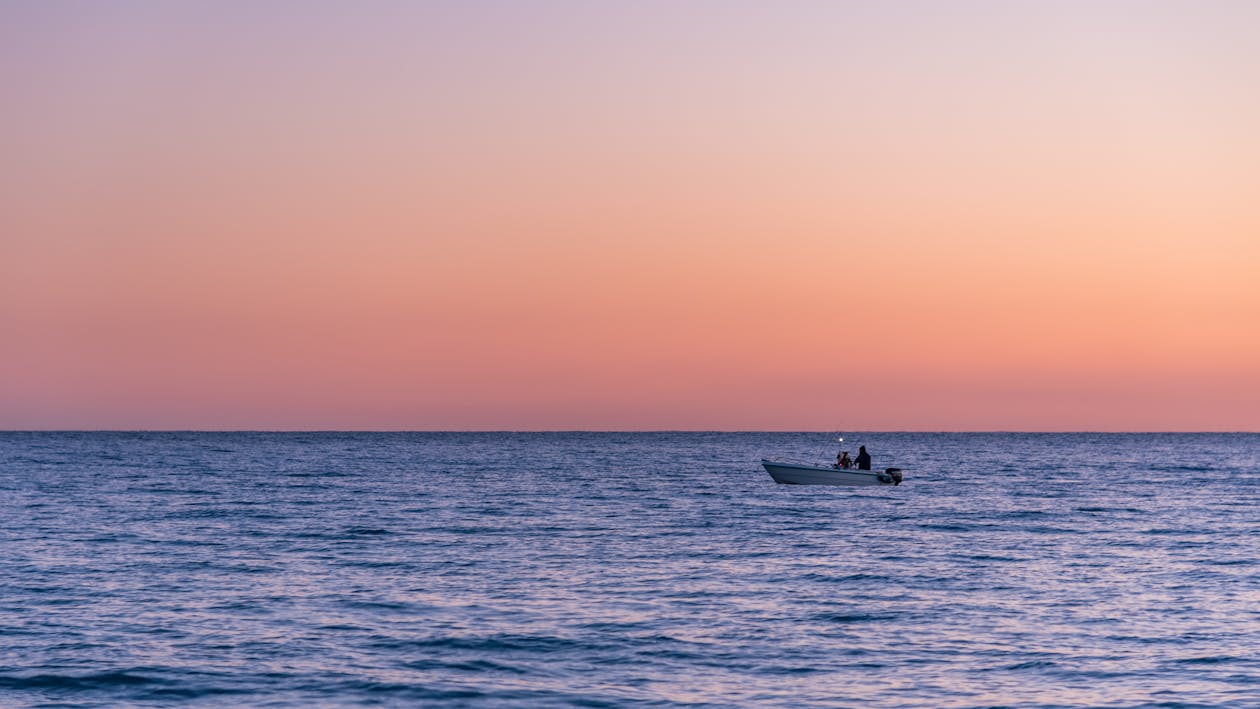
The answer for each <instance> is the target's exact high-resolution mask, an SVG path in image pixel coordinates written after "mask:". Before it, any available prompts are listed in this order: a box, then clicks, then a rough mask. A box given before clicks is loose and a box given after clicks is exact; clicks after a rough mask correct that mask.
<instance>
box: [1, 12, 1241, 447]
mask: <svg viewBox="0 0 1260 709" xmlns="http://www.w3.org/2000/svg"><path fill="white" fill-rule="evenodd" d="M1257 27H1260V3H1253V2H1210V1H1209V2H1156V1H1152V2H1071V1H1067V2H1057V1H1055V2H1052V1H1046V2H1031V1H1030V2H1004V1H1002V2H999V1H997V0H994V1H993V2H967V1H959V2H866V3H859V2H830V1H828V2H824V1H818V2H804V1H801V2H791V1H788V2H768V1H767V2H716V1H714V2H686V1H684V2H650V1H648V2H624V3H611V2H576V1H575V2H519V3H518V2H446V3H443V2H430V3H425V2H401V1H400V2H244V1H231V0H223V1H216V2H179V3H172V2H157V1H154V2H127V1H122V2H109V3H71V2H42V1H34V0H32V1H30V2H21V1H12V2H5V3H3V4H2V5H0V105H3V107H4V108H3V110H0V156H2V159H0V428H7V429H11V428H21V429H25V428H124V429H132V428H168V429H169V428H209V429H221V428H228V429H251V428H265V429H302V428H318V429H764V430H789V429H807V430H838V431H846V430H889V429H894V430H914V429H918V430H977V429H1002V430H1252V431H1255V430H1260V129H1258V127H1260V42H1257V41H1256V36H1255V32H1256V28H1257Z"/></svg>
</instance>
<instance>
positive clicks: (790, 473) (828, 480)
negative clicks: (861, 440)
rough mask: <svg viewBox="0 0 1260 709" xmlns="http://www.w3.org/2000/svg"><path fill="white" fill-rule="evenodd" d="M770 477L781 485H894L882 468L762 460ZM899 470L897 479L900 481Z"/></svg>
mask: <svg viewBox="0 0 1260 709" xmlns="http://www.w3.org/2000/svg"><path fill="white" fill-rule="evenodd" d="M761 465H762V466H763V467H765V469H766V472H767V473H770V477H772V478H774V481H775V482H777V483H779V484H781V485H844V486H858V485H894V484H896V483H895V482H894V479H893V477H892V476H891V475H890V474H889V473H888V472H885V471H882V470H854V469H852V468H850V469H848V470H842V469H840V468H824V467H819V466H814V465H801V464H799V463H776V462H774V461H770V460H762V461H761ZM899 478H900V471H898V480H897V482H900V480H899Z"/></svg>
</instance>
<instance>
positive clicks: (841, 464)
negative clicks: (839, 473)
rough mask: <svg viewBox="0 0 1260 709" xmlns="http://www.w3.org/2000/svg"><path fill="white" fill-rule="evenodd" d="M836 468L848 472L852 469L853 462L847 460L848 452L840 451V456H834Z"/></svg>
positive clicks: (849, 459)
mask: <svg viewBox="0 0 1260 709" xmlns="http://www.w3.org/2000/svg"><path fill="white" fill-rule="evenodd" d="M836 467H837V468H840V469H841V470H848V469H849V468H852V467H853V460H852V459H851V458H849V451H840V455H838V456H836Z"/></svg>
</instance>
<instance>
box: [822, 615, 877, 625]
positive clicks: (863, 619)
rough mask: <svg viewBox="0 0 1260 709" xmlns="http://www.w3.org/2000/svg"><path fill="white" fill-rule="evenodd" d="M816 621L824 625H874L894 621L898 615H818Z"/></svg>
mask: <svg viewBox="0 0 1260 709" xmlns="http://www.w3.org/2000/svg"><path fill="white" fill-rule="evenodd" d="M812 617H813V619H814V620H817V621H822V622H824V623H841V624H847V623H873V622H876V621H881V620H893V619H895V618H896V617H897V614H896V613H817V614H815V615H814V616H812Z"/></svg>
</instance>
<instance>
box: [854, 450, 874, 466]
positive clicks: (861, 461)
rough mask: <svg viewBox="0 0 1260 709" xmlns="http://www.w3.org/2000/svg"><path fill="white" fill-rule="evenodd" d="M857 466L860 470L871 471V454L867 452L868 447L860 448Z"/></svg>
mask: <svg viewBox="0 0 1260 709" xmlns="http://www.w3.org/2000/svg"><path fill="white" fill-rule="evenodd" d="M857 466H858V470H870V469H871V454H870V453H867V452H866V446H858V456H857Z"/></svg>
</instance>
